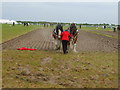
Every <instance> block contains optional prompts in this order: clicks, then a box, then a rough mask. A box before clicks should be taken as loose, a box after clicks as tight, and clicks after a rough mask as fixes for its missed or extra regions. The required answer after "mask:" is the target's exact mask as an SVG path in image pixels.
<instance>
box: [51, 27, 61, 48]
mask: <svg viewBox="0 0 120 90" xmlns="http://www.w3.org/2000/svg"><path fill="white" fill-rule="evenodd" d="M61 33H62V31H61V30H60V29H58V35H57V32H56V29H54V31H53V35H52V36H53V38H54V40H55V42H54V43H55V49H56V50H60V49H61V43H62V40H61Z"/></svg>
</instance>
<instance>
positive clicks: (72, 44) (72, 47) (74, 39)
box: [70, 30, 79, 52]
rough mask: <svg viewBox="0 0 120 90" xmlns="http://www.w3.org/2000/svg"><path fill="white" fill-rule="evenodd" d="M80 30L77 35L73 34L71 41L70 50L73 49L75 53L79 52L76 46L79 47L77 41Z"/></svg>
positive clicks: (76, 32)
mask: <svg viewBox="0 0 120 90" xmlns="http://www.w3.org/2000/svg"><path fill="white" fill-rule="evenodd" d="M78 34H79V33H78V30H76V31H75V34H72V38H71V40H70V49H72V50H73V51H74V52H77V50H76V46H77V40H78Z"/></svg>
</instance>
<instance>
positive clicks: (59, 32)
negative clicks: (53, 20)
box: [58, 29, 62, 39]
mask: <svg viewBox="0 0 120 90" xmlns="http://www.w3.org/2000/svg"><path fill="white" fill-rule="evenodd" d="M61 33H62V32H61V30H60V29H58V39H61Z"/></svg>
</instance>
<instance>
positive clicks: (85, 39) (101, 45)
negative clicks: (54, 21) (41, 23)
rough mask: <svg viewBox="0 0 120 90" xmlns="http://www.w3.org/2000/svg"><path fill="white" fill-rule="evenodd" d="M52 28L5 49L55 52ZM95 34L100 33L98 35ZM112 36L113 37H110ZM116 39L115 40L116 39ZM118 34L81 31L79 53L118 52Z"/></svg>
mask: <svg viewBox="0 0 120 90" xmlns="http://www.w3.org/2000/svg"><path fill="white" fill-rule="evenodd" d="M52 31H53V29H51V28H42V29H37V30H34V31H32V32H29V33H27V34H25V35H22V36H19V37H17V38H15V39H12V40H9V41H7V42H4V43H3V44H2V47H3V50H4V49H7V50H8V49H17V48H21V47H28V48H35V49H39V50H54V48H55V44H54V39H53V37H52ZM94 32H97V33H100V35H99V34H96V33H94ZM105 35H108V36H105ZM109 36H111V37H109ZM114 37H115V38H114ZM117 37H118V33H117V32H112V31H95V30H94V31H85V30H79V37H78V42H77V51H78V52H82V51H85V52H86V51H102V52H111V51H112V52H117V50H118V38H117Z"/></svg>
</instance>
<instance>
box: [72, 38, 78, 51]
mask: <svg viewBox="0 0 120 90" xmlns="http://www.w3.org/2000/svg"><path fill="white" fill-rule="evenodd" d="M77 39H78V38H77V36H76V37H75V38H74V44H73V51H74V52H77V50H76V47H77V44H76V42H77Z"/></svg>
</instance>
